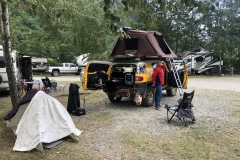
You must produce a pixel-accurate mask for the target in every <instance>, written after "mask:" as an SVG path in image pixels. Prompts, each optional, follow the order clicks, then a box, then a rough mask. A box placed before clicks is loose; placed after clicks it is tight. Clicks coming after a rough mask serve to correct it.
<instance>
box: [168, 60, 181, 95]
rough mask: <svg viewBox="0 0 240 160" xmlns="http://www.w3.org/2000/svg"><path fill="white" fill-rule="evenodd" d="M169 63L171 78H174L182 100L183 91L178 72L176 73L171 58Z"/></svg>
mask: <svg viewBox="0 0 240 160" xmlns="http://www.w3.org/2000/svg"><path fill="white" fill-rule="evenodd" d="M169 62H170V65H171V67H172V71H173V76H174V78H175V81H176V84H177V88H178V91H179V94H180V97H181V98H183V93H184V91H183V87H182V83H181V80H180V78H179V75H178V72H177V69H176V65H175V62H174V59H173V58H169Z"/></svg>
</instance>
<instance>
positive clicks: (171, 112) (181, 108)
mask: <svg viewBox="0 0 240 160" xmlns="http://www.w3.org/2000/svg"><path fill="white" fill-rule="evenodd" d="M193 96H194V90H193V91H192V92H191V93H186V92H184V94H183V98H182V99H179V100H178V103H179V104H178V105H175V106H168V105H166V106H165V108H166V109H167V120H168V123H170V121H171V120H172V118H173V117H174V116H176V117H177V118H178V119H180V120H181V121H182V123H183V124H184V125H185V126H187V125H188V119H191V120H192V122H193V123H194V122H195V121H196V120H195V117H194V113H193V111H192V107H193V105H192V99H193ZM169 117H170V118H169Z"/></svg>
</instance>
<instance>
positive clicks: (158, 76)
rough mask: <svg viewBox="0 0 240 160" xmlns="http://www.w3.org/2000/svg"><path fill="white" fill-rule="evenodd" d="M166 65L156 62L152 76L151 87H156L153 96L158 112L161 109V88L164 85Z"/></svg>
mask: <svg viewBox="0 0 240 160" xmlns="http://www.w3.org/2000/svg"><path fill="white" fill-rule="evenodd" d="M165 67H166V65H165V64H164V62H162V61H160V60H158V61H157V62H156V68H155V69H154V71H153V74H152V86H153V87H156V94H155V107H156V109H157V110H160V109H161V108H162V107H161V105H160V102H161V97H162V86H163V85H164V70H165Z"/></svg>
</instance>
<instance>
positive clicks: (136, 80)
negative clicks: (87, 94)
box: [82, 29, 187, 106]
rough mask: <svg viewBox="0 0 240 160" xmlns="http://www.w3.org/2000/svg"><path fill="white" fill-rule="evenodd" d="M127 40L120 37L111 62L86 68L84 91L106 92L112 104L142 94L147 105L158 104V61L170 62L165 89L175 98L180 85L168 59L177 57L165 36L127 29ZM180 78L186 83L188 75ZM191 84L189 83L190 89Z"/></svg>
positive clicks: (125, 32)
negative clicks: (155, 78) (154, 75)
mask: <svg viewBox="0 0 240 160" xmlns="http://www.w3.org/2000/svg"><path fill="white" fill-rule="evenodd" d="M123 31H124V34H125V35H127V37H126V38H124V39H121V38H119V39H118V41H117V43H116V45H115V47H114V49H113V52H112V55H111V61H109V62H104V61H90V62H88V63H87V65H86V67H85V69H84V75H83V79H82V83H83V89H85V90H88V89H90V90H96V89H103V91H104V92H105V93H106V94H107V95H108V98H109V100H110V101H111V102H113V103H116V102H119V101H121V99H122V97H129V98H134V97H135V95H136V94H139V95H141V97H142V105H143V106H152V105H153V103H154V88H153V87H152V73H153V67H154V65H155V63H156V61H157V60H162V61H165V62H166V64H167V65H166V66H167V67H166V69H165V84H164V86H163V89H164V90H166V91H167V95H168V96H174V95H176V92H177V88H176V87H177V86H176V85H172V84H174V81H175V79H174V77H173V73H172V71H171V66H170V65H169V63H167V61H166V60H167V59H168V58H174V57H176V55H175V53H174V52H173V51H172V50H171V49H170V48H169V46H168V45H167V43H166V42H165V40H164V38H163V37H162V35H161V33H159V32H154V31H142V30H136V29H123ZM184 74H185V76H180V77H181V80H182V82H183V81H184V82H187V81H186V78H187V76H186V72H182V75H184ZM186 84H187V83H185V86H186Z"/></svg>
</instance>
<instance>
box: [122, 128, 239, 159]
mask: <svg viewBox="0 0 240 160" xmlns="http://www.w3.org/2000/svg"><path fill="white" fill-rule="evenodd" d="M120 137H121V138H122V143H123V145H124V146H125V147H126V148H127V150H128V153H127V154H128V156H129V157H134V158H136V157H138V158H146V157H145V156H146V155H149V156H150V157H151V158H153V159H154V158H157V159H159V158H162V159H189V160H194V159H196V160H197V159H239V158H240V149H239V148H240V141H239V139H240V133H239V132H238V131H232V132H231V133H230V132H224V131H204V130H203V129H197V128H196V129H194V128H191V130H188V129H187V128H186V129H183V130H182V131H181V132H177V133H176V134H169V135H166V134H161V135H150V134H148V133H145V132H137V133H136V132H132V131H130V130H125V131H122V132H121V133H120ZM159 155H161V156H159Z"/></svg>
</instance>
